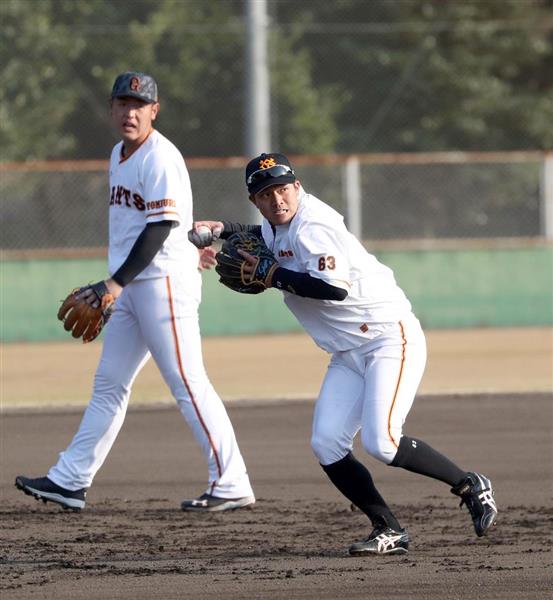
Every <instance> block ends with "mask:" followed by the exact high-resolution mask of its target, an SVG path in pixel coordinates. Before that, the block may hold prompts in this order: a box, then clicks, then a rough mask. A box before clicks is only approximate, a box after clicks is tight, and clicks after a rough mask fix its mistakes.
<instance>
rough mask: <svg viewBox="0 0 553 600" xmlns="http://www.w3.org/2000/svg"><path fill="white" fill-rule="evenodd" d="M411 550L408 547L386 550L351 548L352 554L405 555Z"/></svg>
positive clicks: (350, 552)
mask: <svg viewBox="0 0 553 600" xmlns="http://www.w3.org/2000/svg"><path fill="white" fill-rule="evenodd" d="M408 552H409V551H408V550H407V548H394V549H393V550H388V551H384V552H378V551H374V550H350V551H349V554H350V556H390V555H402V554H403V555H405V554H407V553H408Z"/></svg>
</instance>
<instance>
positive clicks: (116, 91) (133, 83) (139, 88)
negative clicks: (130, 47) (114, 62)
mask: <svg viewBox="0 0 553 600" xmlns="http://www.w3.org/2000/svg"><path fill="white" fill-rule="evenodd" d="M123 96H130V97H131V98H138V99H139V100H142V101H144V102H148V103H149V104H151V103H153V102H157V83H156V82H155V79H154V78H153V77H151V76H150V75H146V73H137V72H135V71H128V72H127V73H121V75H118V76H117V78H116V79H115V83H114V84H113V89H112V90H111V97H112V98H121V97H123Z"/></svg>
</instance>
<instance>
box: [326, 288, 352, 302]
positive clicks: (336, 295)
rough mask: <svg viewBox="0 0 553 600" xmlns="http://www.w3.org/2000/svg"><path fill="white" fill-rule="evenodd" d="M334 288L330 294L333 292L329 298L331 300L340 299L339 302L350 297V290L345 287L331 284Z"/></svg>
mask: <svg viewBox="0 0 553 600" xmlns="http://www.w3.org/2000/svg"><path fill="white" fill-rule="evenodd" d="M331 287H332V290H330V294H331V296H332V297H331V298H329V300H338V301H339V302H341V301H342V300H345V299H346V298H347V297H348V292H347V290H344V289H343V288H339V287H335V286H331Z"/></svg>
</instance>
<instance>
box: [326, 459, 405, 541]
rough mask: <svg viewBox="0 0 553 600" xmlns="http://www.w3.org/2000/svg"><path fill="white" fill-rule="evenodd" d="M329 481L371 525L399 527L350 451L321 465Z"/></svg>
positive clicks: (369, 477)
mask: <svg viewBox="0 0 553 600" xmlns="http://www.w3.org/2000/svg"><path fill="white" fill-rule="evenodd" d="M321 466H322V467H323V469H324V471H325V473H326V474H327V475H328V477H329V479H330V481H332V483H333V484H334V485H335V486H336V487H337V488H338V489H339V490H340V492H342V494H344V496H345V497H346V498H347V499H348V500H349V501H350V502H352V503H353V504H355V506H357V508H359V509H360V510H362V511H363V512H364V513H365V514H366V515H367V516H368V517H369V519H370V520H371V522H372V524H373V526H375V527H380V526H383V525H384V526H388V527H391V528H392V529H395V530H396V531H397V530H399V529H401V527H400V525H399V523H398V521H397V519H396V518H395V517H394V515H393V514H392V511H391V510H390V508H389V507H388V505H387V504H386V502H385V501H384V499H383V498H382V496H381V495H380V494H379V492H378V490H377V489H376V487H375V485H374V483H373V479H372V477H371V474H370V473H369V471H368V470H367V469H366V467H365V466H364V465H363V464H361V463H360V462H359V461H358V460H357V459H356V458H355V457H354V456H353V454H352V453H351V452H350V453H349V454H347V455H346V456H345V457H344V458H342V459H341V460H339V461H337V462H335V463H332V464H331V465H326V466H325V465H321Z"/></svg>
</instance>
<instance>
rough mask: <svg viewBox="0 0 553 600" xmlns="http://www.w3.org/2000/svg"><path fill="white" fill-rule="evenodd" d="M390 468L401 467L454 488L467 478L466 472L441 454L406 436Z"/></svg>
mask: <svg viewBox="0 0 553 600" xmlns="http://www.w3.org/2000/svg"><path fill="white" fill-rule="evenodd" d="M390 466H392V467H402V468H403V469H407V471H412V472H413V473H419V474H420V475H426V476H427V477H432V478H434V479H439V480H440V481H443V482H445V483H447V484H449V485H450V486H451V487H455V486H456V485H457V484H458V483H459V482H460V481H462V480H463V479H465V477H466V476H467V473H466V471H463V470H462V469H460V468H459V467H458V466H457V465H456V464H454V463H452V462H451V461H450V460H449V458H447V457H446V456H444V455H443V454H440V453H439V452H436V450H434V448H432V447H431V446H429V445H428V444H427V443H426V442H423V441H422V440H417V439H416V438H410V437H407V436H406V435H404V436H403V437H402V438H401V440H400V442H399V448H398V450H397V454H396V456H395V458H394V460H393V461H392V462H391V463H390Z"/></svg>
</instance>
